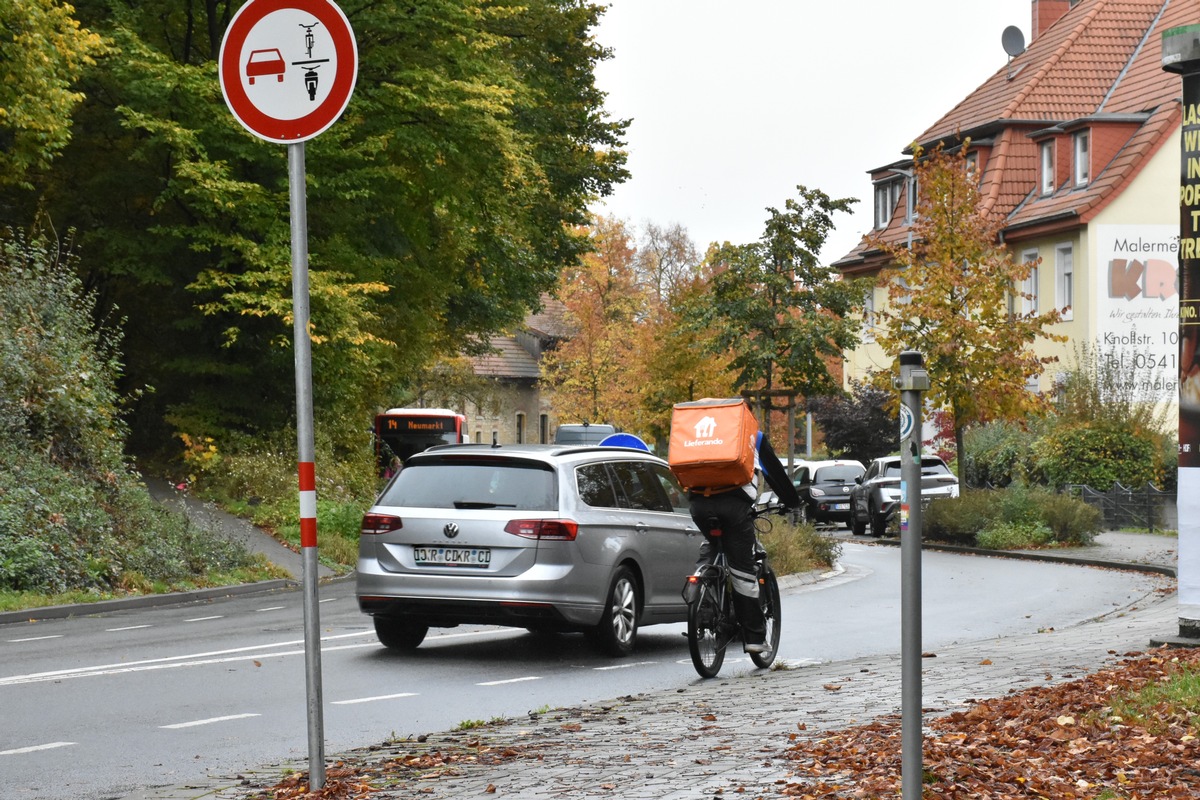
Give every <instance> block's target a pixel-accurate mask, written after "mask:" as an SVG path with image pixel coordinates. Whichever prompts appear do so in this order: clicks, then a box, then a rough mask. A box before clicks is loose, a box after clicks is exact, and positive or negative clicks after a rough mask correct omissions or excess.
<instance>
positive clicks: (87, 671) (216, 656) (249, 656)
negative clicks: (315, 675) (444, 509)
mask: <svg viewBox="0 0 1200 800" xmlns="http://www.w3.org/2000/svg"><path fill="white" fill-rule="evenodd" d="M515 633H518V631H513V630H508V629H499V630H482V631H469V632H466V633H450V634H446V635H444V636H435V637H433V638H431V639H427V640H426V642H428V643H432V642H439V641H444V640H447V639H462V638H466V637H472V636H494V635H496V634H505V635H511V634H515ZM374 635H375V632H374V631H372V630H365V631H356V632H354V633H340V634H335V635H332V636H324V637H322V638H321V641H322V642H331V641H334V640H336V639H349V638H356V637H362V636H371V637H374ZM298 645H299V649H295V650H284V651H280V652H269V651H270V650H271V649H272V648H276V647H296V646H298ZM303 645H304V640H303V639H293V640H291V641H287V642H278V643H276V644H261V645H254V646H251V647H236V648H232V649H229V650H214V651H210V652H206V653H190V654H188V655H182V656H168V657H165V658H151V659H146V660H144V661H130V662H128V663H124V664H101V665H97V666H94V667H77V668H75V669H59V670H51V671H50V672H35V673H30V674H28V675H11V676H9V677H7V678H0V686H16V685H18V684H23V683H39V682H42V681H57V680H66V679H68V678H89V677H93V676H96V675H120V674H123V673H127V672H146V671H150V670H159V669H174V668H177V667H197V666H206V665H210V664H224V663H227V662H230V661H251V660H255V659H264V658H275V657H282V656H301V655H304V647H303ZM378 646H379V643H378V642H376V641H370V642H363V643H362V644H350V645H341V646H338V647H330V646H325V645H323V646H322V647H321V652H323V653H331V652H336V651H338V650H354V649H358V648H363V647H378Z"/></svg>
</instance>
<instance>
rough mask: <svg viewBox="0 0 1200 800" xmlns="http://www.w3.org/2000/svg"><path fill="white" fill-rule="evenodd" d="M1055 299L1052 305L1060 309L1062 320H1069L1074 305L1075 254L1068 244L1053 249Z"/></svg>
mask: <svg viewBox="0 0 1200 800" xmlns="http://www.w3.org/2000/svg"><path fill="white" fill-rule="evenodd" d="M1054 274H1055V281H1054V285H1055V289H1054V291H1055V299H1054V304H1055V305H1056V306H1058V307H1059V308H1061V309H1062V318H1063V319H1071V318H1072V313H1071V309H1072V306H1074V305H1075V252H1074V248H1073V247H1072V245H1070V244H1060V245H1059V246H1058V247H1056V248H1054Z"/></svg>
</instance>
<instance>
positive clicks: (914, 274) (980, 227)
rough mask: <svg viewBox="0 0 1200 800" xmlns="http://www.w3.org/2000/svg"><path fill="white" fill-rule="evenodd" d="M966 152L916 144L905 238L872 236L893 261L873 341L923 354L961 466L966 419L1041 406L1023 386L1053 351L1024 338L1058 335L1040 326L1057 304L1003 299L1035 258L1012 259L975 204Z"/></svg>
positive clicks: (1052, 319)
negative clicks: (1034, 308)
mask: <svg viewBox="0 0 1200 800" xmlns="http://www.w3.org/2000/svg"><path fill="white" fill-rule="evenodd" d="M966 152H967V148H966V146H964V147H962V148H961V149H960V150H958V151H956V152H954V153H948V152H946V151H945V150H944V149H943V148H942V147H940V146H939V147H938V148H936V149H935V150H933V151H932V152H929V153H928V154H924V153H922V152H920V151H919V150H918V152H917V153H916V164H915V176H916V184H917V186H918V187H920V191H919V195H918V198H917V205H916V219H915V220H914V222H913V225H912V238H911V245H908V244H906V243H905V242H889V241H885V240H883V239H882V238H880V237H878V236H874V237H873V238H872V240H871V241H872V244H873V246H875V247H878V248H879V249H881V250H883V251H884V252H886V253H887V254H888V255H890V256H891V259H892V264H891V267H889V268H887V269H885V270H883V272H882V273H881V275H880V281H881V282H882V283H883V284H884V285H886V287H887V290H888V305H887V307H886V308H884V309H881V310H879V311H878V312H877V314H878V317H879V326H878V333H877V334H876V342H877V343H878V344H879V345H880V347H882V348H883V350H884V352H885V353H887V354H888V355H889V356H892V357H895V356H897V355H899V353H900V352H901V351H904V350H918V351H920V352H921V353H922V354H923V355H924V358H925V365H926V368H927V369H928V370H929V376H930V379H931V381H932V389H931V390H930V391H929V392H928V393H927V394H926V399H927V401H928V402H930V403H932V404H933V405H934V406H935V407H938V408H946V409H948V410H949V411H950V413H951V415H952V417H953V427H954V437H955V446H956V451H957V454H958V463H959V464H960V465H961V464H962V463H963V461H964V458H963V456H964V453H963V431H964V430H965V429H966V428H967V427H968V426H970V425H973V424H976V423H983V422H987V421H989V420H995V419H1020V418H1022V417H1024V416H1025V415H1026V414H1028V413H1030V412H1031V411H1033V410H1035V409H1036V408H1038V407H1039V406H1040V403H1041V400H1040V398H1039V397H1038V396H1037V395H1035V394H1033V393H1031V392H1029V391H1028V389H1027V388H1026V385H1027V383H1028V381H1029V379H1030V378H1033V377H1035V376H1037V375H1040V374H1041V372H1042V371H1043V369H1045V366H1046V364H1047V363H1049V362H1051V361H1053V359H1052V358H1048V357H1041V356H1038V355H1037V354H1036V353H1034V351H1033V345H1034V343H1035V342H1036V341H1037V340H1039V339H1049V340H1052V341H1063V340H1064V338H1065V337H1063V336H1060V335H1057V334H1053V333H1051V332H1049V330H1048V329H1049V327H1050V326H1051V325H1053V324H1055V323H1057V322H1058V321H1059V320H1060V319H1061V314H1060V312H1059V311H1058V310H1056V309H1052V310H1050V311H1045V312H1028V313H1020V312H1016V311H1013V310H1012V309H1011V308H1010V302H1009V301H1010V299H1013V298H1016V297H1025V295H1023V294H1022V293H1021V291H1020V288H1019V287H1020V286H1021V285H1022V282H1023V281H1025V280H1026V279H1027V278H1028V277H1029V275H1030V274H1031V272H1032V270H1033V268H1034V266H1035V264H1034V263H1032V262H1019V261H1014V260H1013V258H1012V254H1011V253H1009V252H1008V251H1007V250H1006V249H1005V248H1004V247H1003V246H1002V245H1001V244H1000V243H999V232H1000V229H1001V227H1002V225H1003V220H1002V219H1000V218H999V217H997V216H996V215H994V214H990V213H988V212H987V211H986V210H985V209H983V208H982V207H981V206H980V202H979V189H978V185H977V180H978V179H977V176H976V175H975V173H974V172H973V170H972V169H970V168H969V167H968V164H967V161H966ZM881 380H890V376H881ZM960 468H961V467H960Z"/></svg>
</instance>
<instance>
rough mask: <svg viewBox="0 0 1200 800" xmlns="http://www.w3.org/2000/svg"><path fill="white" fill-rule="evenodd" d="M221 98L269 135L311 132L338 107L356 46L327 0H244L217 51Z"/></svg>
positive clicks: (283, 138)
mask: <svg viewBox="0 0 1200 800" xmlns="http://www.w3.org/2000/svg"><path fill="white" fill-rule="evenodd" d="M218 64H219V72H220V76H221V92H222V94H224V95H225V103H226V105H228V106H229V110H230V111H232V112H233V116H234V117H235V118H236V119H237V121H238V122H240V123H242V125H244V126H245V127H246V130H248V131H250V132H251V133H253V134H254V135H255V136H258V137H259V138H261V139H266V140H267V141H270V142H280V143H283V144H291V143H293V142H303V141H305V140H306V139H311V138H313V137H314V136H316V135H317V134H319V133H321V132H322V131H324V130H325V129H326V128H328V127H329V126H330V125H332V124H333V123H334V122H335V121H336V120H337V118H338V117H340V116H341V115H342V112H343V111H345V109H346V105H347V104H348V103H349V102H350V95H351V93H352V92H353V91H354V83H355V81H356V80H357V79H358V46H357V44H356V43H355V41H354V32H353V31H352V30H351V29H350V22H349V21H348V20H347V19H346V15H345V14H343V13H342V10H341V9H340V8H338V7H337V5H335V4H334V3H332V2H330V1H329V0H250V2H248V3H246V4H245V5H244V6H242V7H241V8H240V9H238V12H237V13H236V14H234V16H233V19H232V20H231V21H230V23H229V28H228V30H226V31H225V38H224V39H222V40H221V55H220V58H219V59H218Z"/></svg>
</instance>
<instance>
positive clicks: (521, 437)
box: [517, 412, 525, 444]
mask: <svg viewBox="0 0 1200 800" xmlns="http://www.w3.org/2000/svg"><path fill="white" fill-rule="evenodd" d="M517 444H525V413H524V412H518V413H517Z"/></svg>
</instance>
